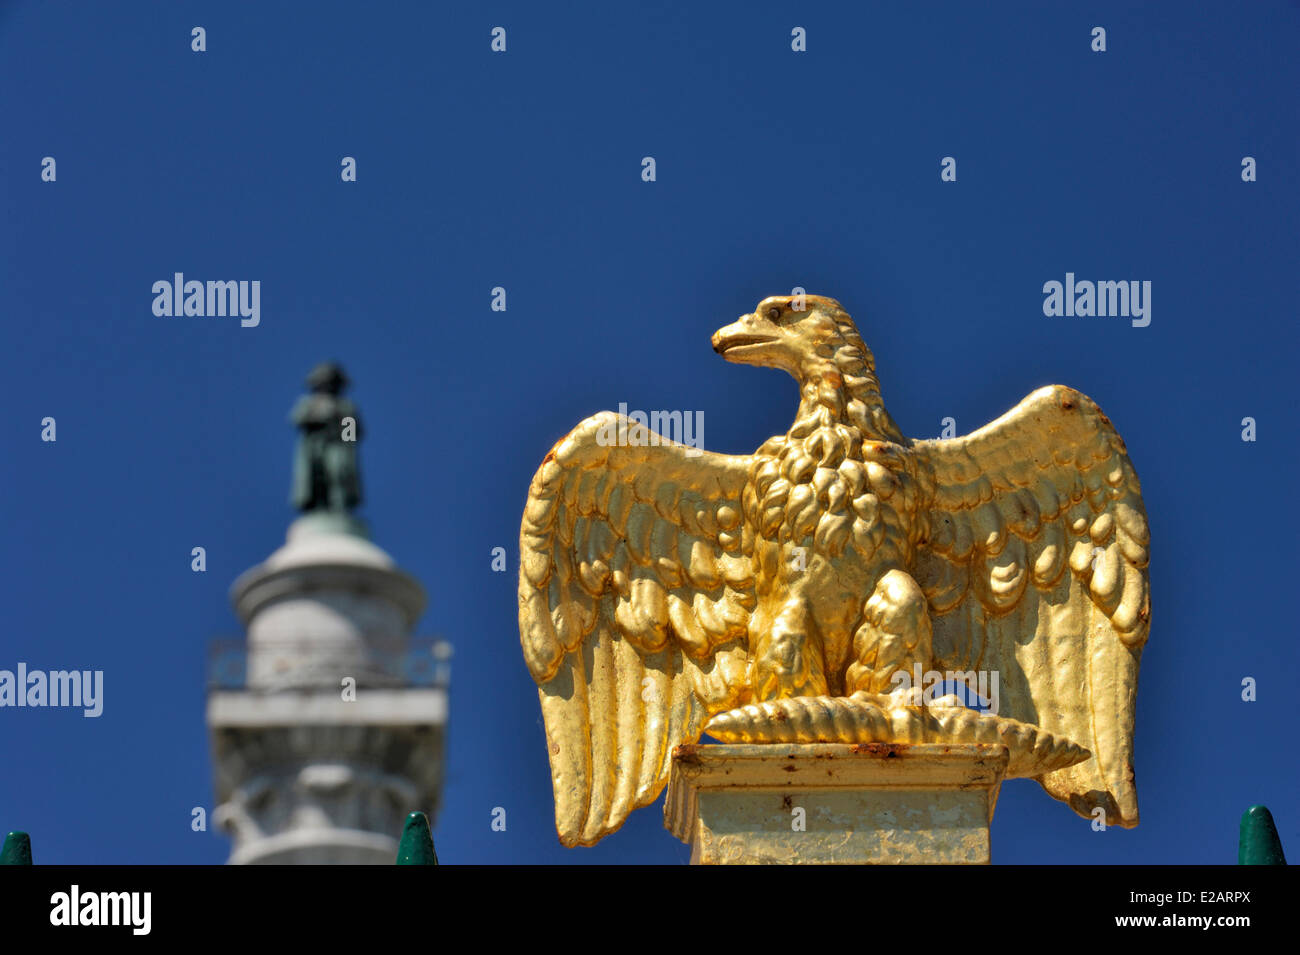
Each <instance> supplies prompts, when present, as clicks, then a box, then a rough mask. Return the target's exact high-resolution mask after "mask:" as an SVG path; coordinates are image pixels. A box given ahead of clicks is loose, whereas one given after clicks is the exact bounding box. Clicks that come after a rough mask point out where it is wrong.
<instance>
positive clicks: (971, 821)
mask: <svg viewBox="0 0 1300 955" xmlns="http://www.w3.org/2000/svg"><path fill="white" fill-rule="evenodd" d="M1008 759H1009V753H1008V750H1007V747H1005V746H1002V745H1000V744H963V745H955V744H954V745H944V744H910V745H909V744H897V743H865V744H858V745H851V744H843V743H809V744H797V745H791V744H784V743H768V744H743V745H742V744H728V745H693V746H679V747H678V748H677V750H676V752H675V753H674V754H673V764H672V773H671V776H670V777H669V782H668V798H667V802H666V803H665V805H664V825H665V826H666V827H667V828H668V829H669V830H670V831H671V832H672V833H673V835H675V836H677V838H679V839H681V840H682V841H683V842H685V843H688V844H689V845H690V846H691V862H692V864H695V865H713V864H734V863H785V864H841V865H864V864H898V863H909V864H949V865H951V864H981V863H983V864H987V863H988V861H989V822H990V821H991V820H992V818H993V808H994V806H995V805H996V803H997V798H998V790H999V787H1000V786H1001V784H1002V779H1003V776H1004V775H1005V774H1006V769H1007V762H1008Z"/></svg>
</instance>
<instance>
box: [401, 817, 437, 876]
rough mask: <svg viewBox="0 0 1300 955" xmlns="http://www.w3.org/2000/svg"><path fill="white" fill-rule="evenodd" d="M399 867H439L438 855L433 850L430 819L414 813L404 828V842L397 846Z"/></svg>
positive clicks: (407, 818)
mask: <svg viewBox="0 0 1300 955" xmlns="http://www.w3.org/2000/svg"><path fill="white" fill-rule="evenodd" d="M396 864H397V865H437V864H438V853H436V852H435V851H434V849H433V836H432V835H431V834H430V833H429V817H428V816H426V815H425V814H424V813H422V812H413V813H411V814H410V815H409V816H407V817H406V825H404V826H402V841H401V842H399V843H398V844H397V863H396Z"/></svg>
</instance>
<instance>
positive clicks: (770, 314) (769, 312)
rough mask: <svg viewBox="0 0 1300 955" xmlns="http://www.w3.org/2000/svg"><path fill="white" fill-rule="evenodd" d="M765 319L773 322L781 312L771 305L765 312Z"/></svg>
mask: <svg viewBox="0 0 1300 955" xmlns="http://www.w3.org/2000/svg"><path fill="white" fill-rule="evenodd" d="M767 317H768V318H770V319H771V320H772V321H774V322H775V321H776V320H777V319H778V318H780V317H781V310H780V309H779V308H777V307H776V306H775V305H773V306H772V307H771V308H769V309H768V310H767Z"/></svg>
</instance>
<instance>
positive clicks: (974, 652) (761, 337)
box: [519, 295, 1150, 845]
mask: <svg viewBox="0 0 1300 955" xmlns="http://www.w3.org/2000/svg"><path fill="white" fill-rule="evenodd" d="M798 304H799V302H798V301H797V300H795V299H793V298H791V297H789V296H774V297H771V298H766V299H764V300H763V301H762V302H760V303H759V305H758V308H757V309H756V310H755V311H754V312H753V313H752V314H749V315H744V316H742V317H741V318H740V319H739V320H738V321H736V322H735V323H733V324H731V325H728V326H726V327H725V328H722V329H720V330H719V331H718V332H717V333H715V335H714V336H713V345H714V349H715V350H716V351H718V352H719V353H720V354H722V355H723V357H724V358H726V359H727V360H728V361H735V362H741V363H744V364H753V365H761V366H766V367H773V368H780V369H782V370H785V371H787V372H789V373H790V374H791V375H793V376H794V377H795V379H796V380H797V381H798V382H799V384H800V391H801V401H800V404H799V409H798V412H797V414H796V416H795V422H794V424H793V426H792V427H791V428H790V431H789V432H788V433H787V434H785V435H782V436H779V437H774V438H771V439H769V440H768V441H766V442H765V443H764V444H763V445H762V447H760V448H759V449H758V450H757V451H756V452H755V453H754V454H752V455H723V454H715V453H712V452H700V451H698V450H696V449H691V448H687V447H684V446H682V445H678V444H675V443H673V442H671V441H668V440H667V439H665V438H661V437H659V436H657V435H653V434H652V433H647V432H646V429H645V428H644V427H642V426H640V425H638V424H635V423H630V422H628V421H626V419H623V418H622V417H621V416H619V415H614V414H612V413H610V412H604V413H601V414H598V415H595V416H594V417H591V418H588V419H587V420H586V421H584V422H582V423H581V424H580V425H578V426H577V427H576V428H574V430H573V431H571V432H570V433H569V434H568V435H567V436H566V437H564V438H563V439H562V440H561V441H559V442H558V443H557V444H556V445H555V447H554V448H552V450H551V451H550V453H549V454H547V455H546V458H545V459H544V460H543V462H542V465H541V467H540V468H539V469H538V471H537V474H536V475H535V476H534V478H533V481H532V485H531V487H530V488H529V494H528V501H527V503H526V505H525V508H524V516H523V523H522V528H521V531H520V574H519V630H520V638H521V642H522V645H523V652H524V658H525V660H526V661H527V663H528V667H529V669H530V671H531V672H532V674H533V677H534V679H535V680H536V681H537V683H538V686H539V696H540V699H541V705H542V713H543V716H544V719H545V722H546V734H547V743H548V746H549V749H550V760H551V773H552V782H553V784H554V792H555V815H556V829H557V831H558V833H559V836H560V840H561V841H562V842H563V843H564V844H565V845H577V844H586V845H590V844H592V843H594V842H596V841H597V840H598V839H600V838H601V837H602V836H604V835H606V834H607V833H609V832H612V831H613V830H615V829H617V828H618V827H619V826H620V825H621V824H622V822H623V821H624V819H626V817H627V814H628V813H629V812H630V811H631V810H632V809H634V808H636V807H638V806H644V805H646V804H648V803H650V802H653V801H654V799H655V798H656V797H657V796H658V795H659V793H660V792H661V791H662V790H663V787H664V785H665V784H666V782H667V779H668V773H669V766H670V760H671V753H672V750H673V747H674V746H676V745H678V744H680V743H683V742H686V743H690V742H694V741H695V740H697V739H698V738H699V737H700V735H701V732H702V731H703V730H704V729H705V725H706V724H708V732H709V733H710V735H714V736H716V737H718V738H721V739H724V740H728V739H731V740H746V741H754V740H764V741H771V742H772V743H773V744H774V743H776V742H780V741H786V742H789V741H799V742H812V741H825V742H836V741H842V742H860V741H864V740H872V741H879V742H888V741H898V742H926V743H942V742H945V741H952V742H967V743H970V742H984V741H987V739H988V734H990V733H993V734H996V735H997V736H998V737H999V738H1000V739H1001V740H1002V741H1004V742H1006V743H1007V744H1008V746H1009V748H1010V750H1011V757H1010V758H1011V763H1012V767H1013V769H1018V770H1019V772H1012V773H1011V774H1010V775H1027V776H1033V777H1037V778H1039V779H1040V781H1041V782H1042V785H1043V787H1044V789H1046V790H1047V792H1048V793H1050V794H1051V795H1052V796H1054V797H1055V798H1057V799H1060V800H1063V801H1066V802H1068V803H1069V804H1070V806H1071V807H1072V808H1073V809H1074V810H1075V811H1076V812H1078V813H1080V814H1081V815H1090V814H1091V810H1092V809H1093V808H1094V807H1097V806H1100V807H1102V808H1103V809H1104V810H1105V813H1106V817H1107V821H1108V823H1110V824H1113V825H1122V826H1134V825H1136V824H1137V821H1138V811H1137V793H1136V789H1135V787H1134V781H1133V724H1134V710H1135V704H1136V695H1137V674H1138V662H1139V658H1140V656H1141V650H1142V646H1143V644H1144V643H1145V642H1146V638H1147V633H1148V629H1149V622H1150V604H1149V597H1148V572H1147V566H1148V554H1147V547H1148V542H1149V537H1148V532H1147V523H1146V514H1145V510H1144V508H1143V505H1142V498H1141V492H1140V486H1139V484H1138V479H1137V475H1136V473H1135V472H1134V470H1133V466H1132V464H1131V463H1130V462H1129V459H1128V455H1127V453H1126V451H1125V448H1124V442H1123V441H1122V440H1121V439H1120V437H1119V435H1118V434H1117V433H1116V431H1115V429H1114V428H1113V427H1112V425H1111V423H1110V421H1109V419H1107V418H1106V416H1105V415H1104V414H1103V413H1102V412H1101V410H1100V409H1099V408H1098V407H1097V406H1096V404H1094V403H1093V402H1092V400H1091V399H1089V398H1087V397H1086V396H1084V395H1082V394H1080V393H1079V392H1077V391H1074V390H1073V389H1070V388H1066V387H1063V386H1060V385H1053V386H1049V387H1046V388H1040V389H1039V390H1037V391H1035V392H1034V393H1032V394H1031V395H1029V396H1028V397H1027V398H1025V399H1024V400H1023V401H1022V402H1020V404H1019V405H1017V406H1016V407H1015V408H1013V409H1012V410H1011V411H1009V412H1007V413H1006V414H1005V415H1003V416H1002V417H1001V418H998V419H997V420H996V421H994V422H992V423H990V424H988V425H986V426H984V427H983V428H980V429H979V430H977V431H975V432H973V433H971V434H968V435H965V436H963V437H959V438H952V439H946V440H936V441H913V440H910V439H908V438H906V437H904V436H903V435H902V434H901V433H900V432H899V430H898V427H897V425H896V424H895V423H894V421H893V419H892V418H891V417H890V416H889V413H888V412H887V411H886V410H885V408H884V405H883V403H882V401H881V398H880V389H879V383H878V381H877V379H876V375H875V367H874V362H873V359H872V355H871V352H870V351H869V350H868V349H867V348H866V346H865V345H864V344H863V343H862V340H861V338H860V337H859V336H858V333H857V329H856V328H855V326H854V325H853V322H852V320H851V319H850V318H849V316H848V315H847V314H846V313H845V312H844V311H843V310H842V309H841V308H840V306H839V304H838V303H837V302H835V301H834V300H833V299H829V298H823V297H821V296H812V295H810V296H805V297H804V301H803V310H802V311H796V310H795V306H796V305H798ZM620 426H621V427H623V428H625V429H626V431H625V432H623V435H624V437H625V440H620V441H618V442H617V443H611V441H610V440H608V439H609V436H610V435H611V434H619V432H618V431H617V430H616V429H617V428H619V427H620ZM652 441H653V442H654V443H651V442H652ZM918 665H919V666H920V667H921V668H922V669H923V670H938V671H949V670H951V671H960V672H967V671H975V670H983V671H988V672H996V673H997V674H998V678H999V683H1000V693H999V697H1000V700H999V702H1000V709H999V712H998V714H997V715H992V714H984V715H982V716H974V715H963V714H969V713H970V711H965V710H963V711H962V713H956V712H953V711H954V710H955V709H956V701H955V699H952V698H944V699H941V700H934V701H931V702H930V703H929V704H928V705H927V704H924V703H923V701H922V700H920V699H919V698H918V695H917V693H916V692H915V690H907V689H900V688H898V687H897V686H896V684H895V680H896V678H897V675H898V674H899V673H900V672H901V673H911V672H913V670H914V667H915V666H918ZM818 698H820V699H818ZM751 704H755V705H756V706H755V707H752V708H751V709H749V710H746V709H745V707H747V706H750V705H751ZM738 708H739V709H738ZM729 711H735V712H729ZM792 718H793V719H794V720H795V722H797V723H798V725H799V727H802V729H797V730H792V729H791V728H790V723H791V720H792ZM711 719H713V720H714V721H713V722H712V723H710V720H711ZM963 734H965V735H964V736H963ZM882 736H884V737H887V739H881V738H880V737H882Z"/></svg>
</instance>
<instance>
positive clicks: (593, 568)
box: [519, 412, 755, 846]
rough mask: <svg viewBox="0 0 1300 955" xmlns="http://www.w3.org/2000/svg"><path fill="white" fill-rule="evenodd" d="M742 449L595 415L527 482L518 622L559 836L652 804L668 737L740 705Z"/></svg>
mask: <svg viewBox="0 0 1300 955" xmlns="http://www.w3.org/2000/svg"><path fill="white" fill-rule="evenodd" d="M652 441H653V442H654V443H653V444H652V443H651V442H652ZM750 461H751V459H750V458H749V457H737V456H731V455H722V454H714V453H710V452H704V451H699V450H693V449H690V448H687V447H685V446H684V445H680V444H676V443H675V442H672V441H669V440H668V439H667V438H663V437H661V436H660V435H658V434H656V433H655V432H652V431H649V430H648V429H646V428H645V427H643V426H641V425H639V424H636V423H634V422H630V421H629V420H628V419H626V418H624V417H623V416H622V415H616V414H613V413H611V412H604V413H602V414H598V415H595V416H593V417H591V418H588V419H587V420H586V421H584V422H582V424H580V425H578V427H576V428H574V429H573V431H571V432H570V433H569V434H568V435H567V436H566V437H565V438H564V439H563V440H561V441H560V442H559V443H558V444H556V446H555V447H554V448H553V449H552V450H551V452H550V453H549V454H547V456H546V458H545V460H544V461H543V462H542V465H541V467H540V468H539V469H538V471H537V474H536V475H535V476H534V478H533V482H532V485H531V487H530V488H529V492H528V502H527V504H526V506H525V508H524V518H523V525H522V527H521V529H520V544H519V548H520V549H519V553H520V570H519V632H520V637H521V641H522V643H523V650H524V658H525V660H526V661H527V663H528V668H529V670H530V671H531V672H532V675H533V678H534V679H535V680H536V681H537V683H538V687H539V690H538V693H539V695H540V697H541V702H542V715H543V717H544V719H545V722H546V738H547V746H548V749H549V751H550V759H551V780H552V783H553V784H554V788H555V826H556V830H557V831H558V832H559V836H560V841H561V842H563V843H564V844H565V845H566V846H572V845H577V844H583V845H591V844H592V843H594V842H596V841H597V840H598V839H600V838H601V837H602V836H603V835H605V834H606V833H609V832H612V831H613V830H615V829H617V828H618V827H619V825H621V824H622V822H623V820H624V819H625V818H626V817H627V814H628V813H629V812H631V811H632V810H633V809H636V808H638V807H640V806H644V805H646V804H648V803H651V802H653V801H654V800H655V799H656V798H657V797H658V795H659V793H660V792H661V791H662V790H663V788H664V785H665V784H666V783H667V779H668V770H669V766H670V762H671V758H672V750H673V747H674V746H676V745H677V744H679V743H682V742H694V741H695V740H697V739H698V738H699V736H700V732H701V728H702V727H703V725H704V723H705V722H706V720H707V718H708V717H709V716H711V715H712V714H713V713H716V712H718V711H719V710H724V709H728V708H730V707H732V706H735V705H739V704H740V703H743V702H745V699H744V697H745V694H746V693H747V689H746V688H747V683H748V681H747V667H748V661H747V655H746V631H747V626H748V621H749V613H750V611H751V610H752V609H753V607H754V600H755V598H754V574H753V571H752V568H751V564H750V559H749V557H748V555H747V554H746V553H742V541H741V538H742V535H743V534H744V531H743V528H742V526H741V503H740V502H741V496H742V492H743V490H744V487H745V482H746V480H747V477H748V470H749V465H750Z"/></svg>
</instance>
